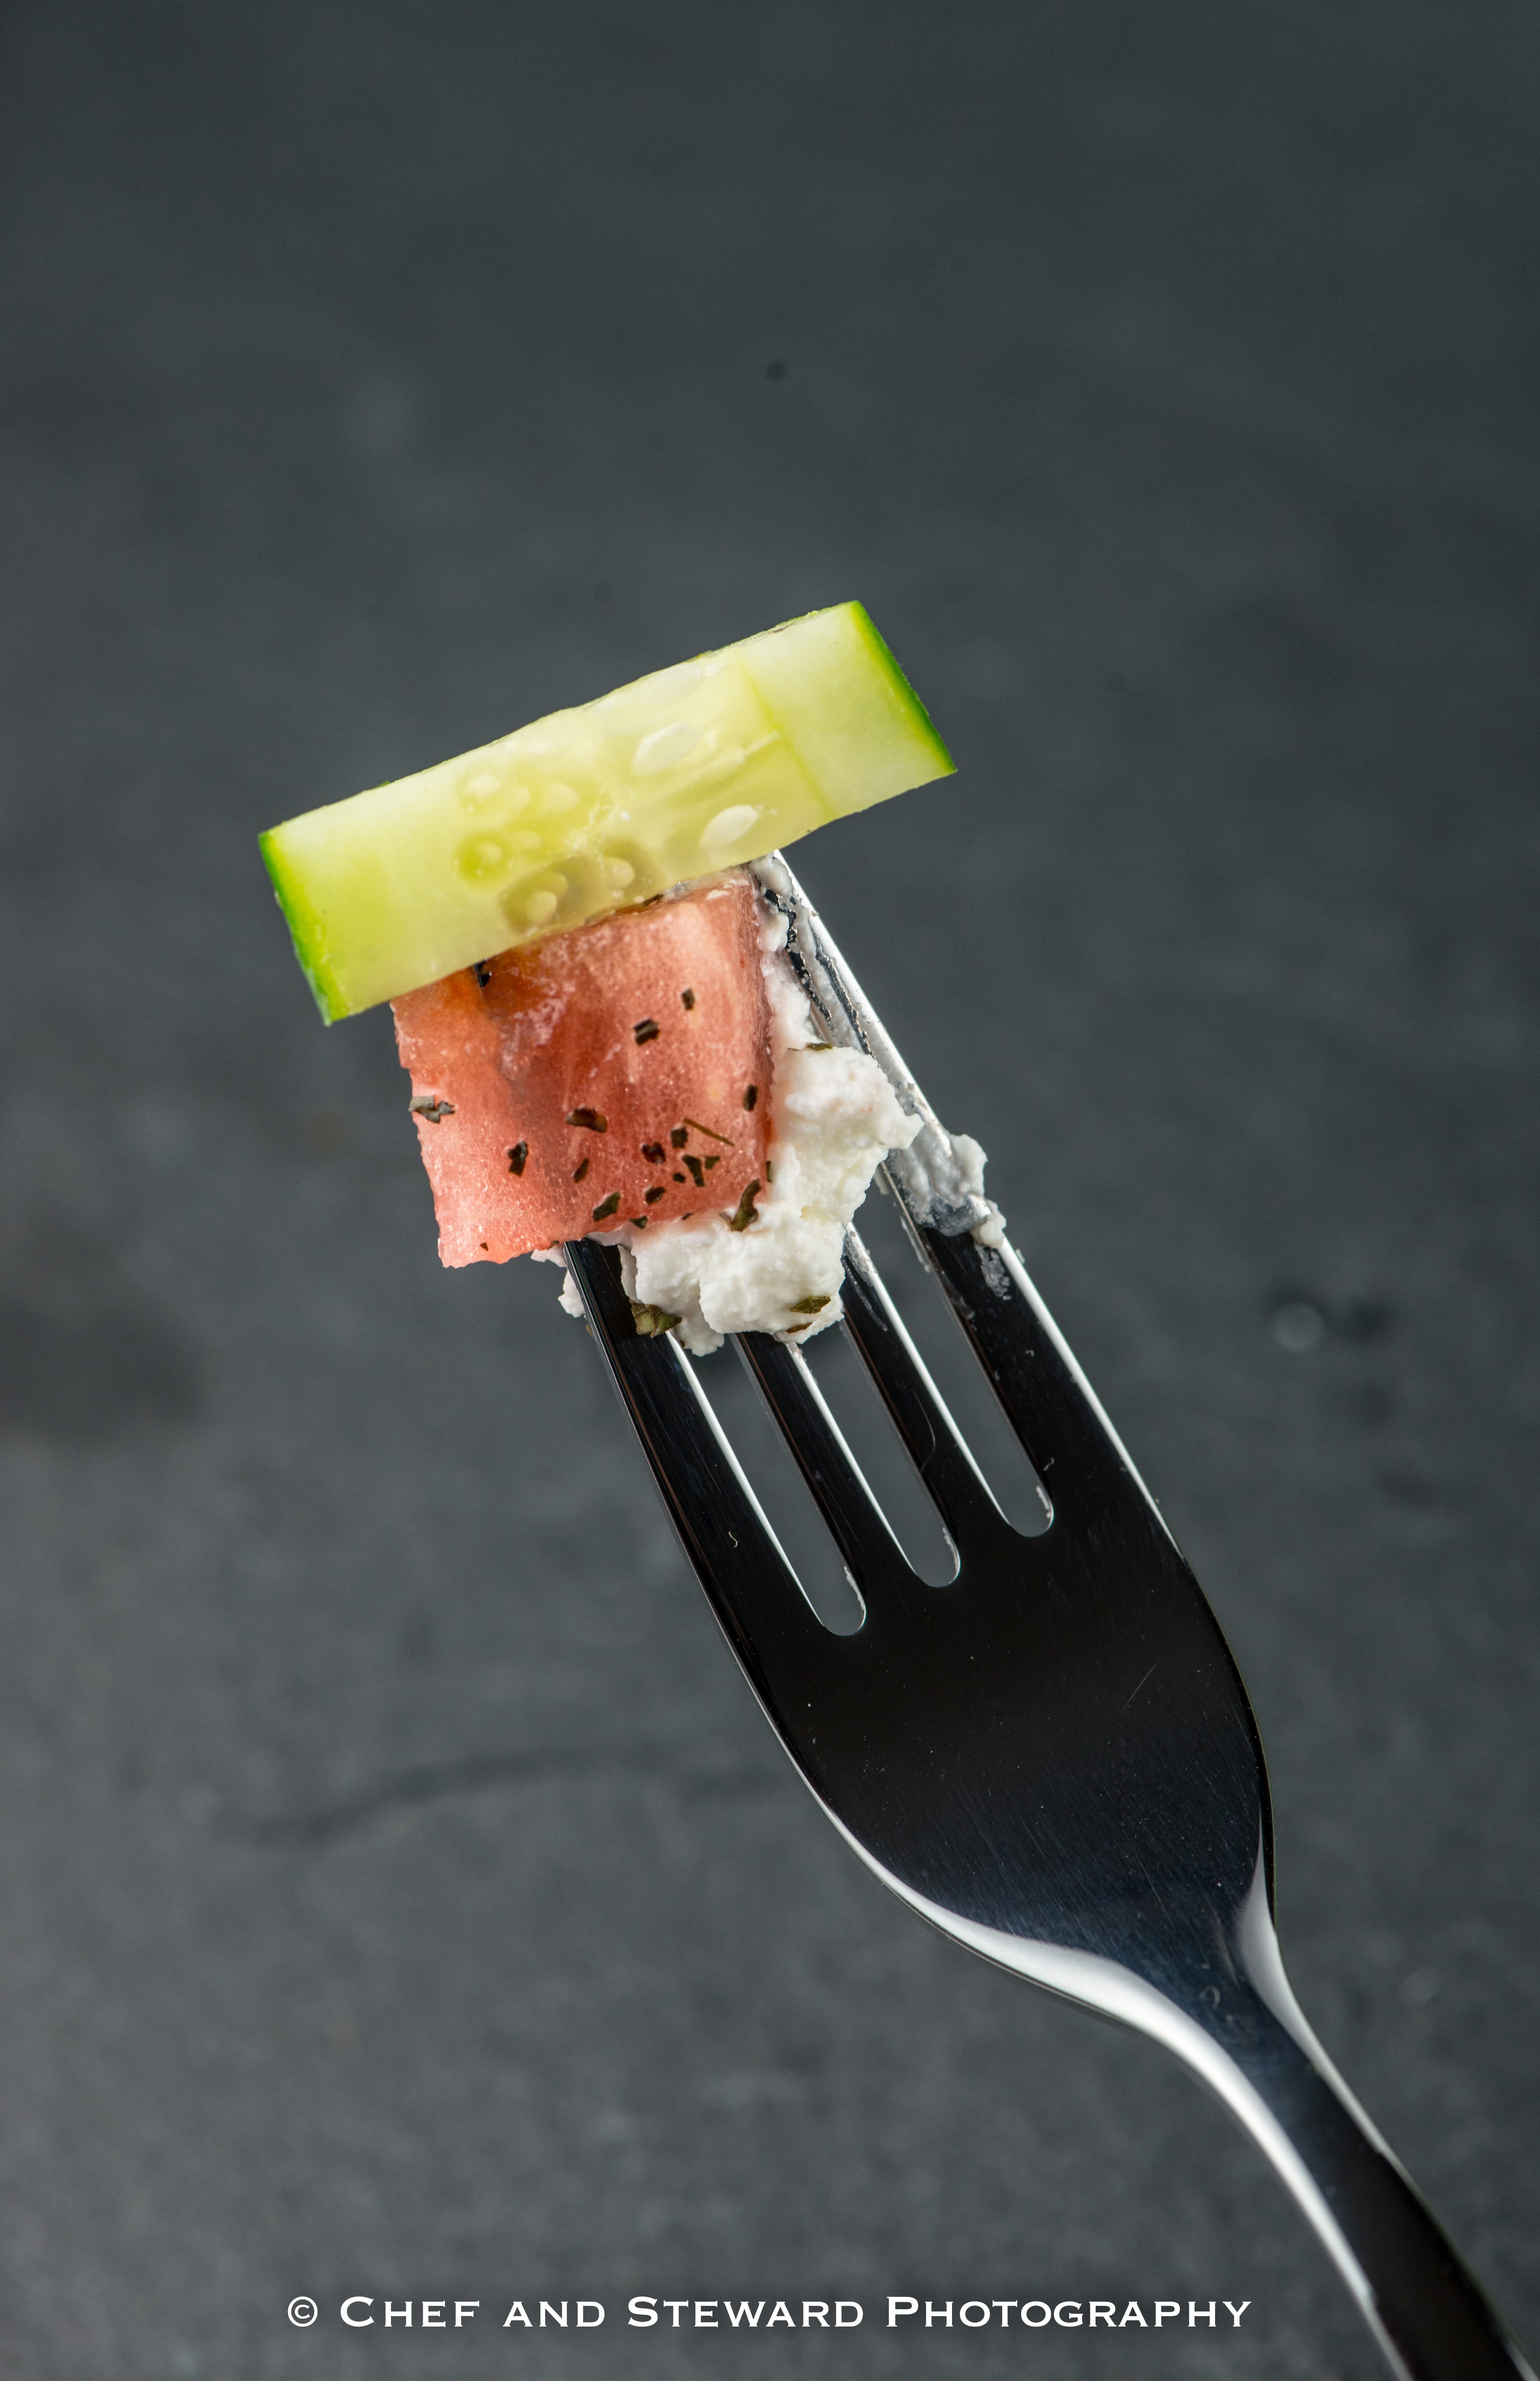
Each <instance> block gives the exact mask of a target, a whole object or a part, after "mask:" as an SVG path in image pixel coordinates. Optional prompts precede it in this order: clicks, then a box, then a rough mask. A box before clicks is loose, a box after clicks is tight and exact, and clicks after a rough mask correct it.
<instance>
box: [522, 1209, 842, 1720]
mask: <svg viewBox="0 0 1540 2381" xmlns="http://www.w3.org/2000/svg"><path fill="white" fill-rule="evenodd" d="M566 1261H567V1264H568V1266H569V1267H570V1269H571V1272H572V1276H573V1279H574V1280H575V1281H576V1284H577V1288H578V1291H579V1294H580V1295H581V1297H582V1300H583V1304H584V1306H585V1308H586V1309H587V1312H588V1321H589V1324H590V1325H591V1326H592V1329H593V1335H594V1337H595V1338H596V1339H597V1340H598V1342H599V1345H600V1349H602V1350H603V1353H604V1357H605V1360H606V1361H607V1363H608V1365H609V1368H610V1374H611V1377H612V1380H613V1382H614V1385H615V1387H616V1389H617V1390H618V1391H619V1394H620V1399H621V1403H622V1404H623V1405H624V1408H625V1410H626V1412H627V1413H628V1414H629V1416H630V1418H631V1421H632V1422H633V1424H634V1426H635V1428H636V1432H637V1437H638V1438H639V1439H640V1440H641V1443H642V1448H643V1451H644V1453H645V1454H646V1456H647V1459H648V1462H649V1465H650V1466H651V1470H652V1476H653V1478H654V1479H655V1480H656V1481H657V1483H658V1485H659V1488H660V1489H661V1492H662V1496H663V1502H664V1503H665V1505H666V1506H667V1507H668V1509H669V1514H670V1518H671V1519H672V1520H673V1525H674V1527H675V1529H676V1530H677V1531H678V1532H679V1535H680V1537H681V1538H682V1539H683V1541H684V1545H685V1553H686V1554H687V1555H688V1557H689V1558H690V1562H691V1564H692V1566H693V1568H694V1569H695V1572H696V1575H697V1578H698V1579H699V1581H700V1583H701V1585H702V1586H703V1587H704V1588H705V1590H706V1593H707V1594H708V1595H709V1598H710V1600H711V1604H712V1606H713V1608H714V1610H715V1612H716V1616H717V1618H718V1620H719V1621H720V1622H721V1627H722V1629H723V1630H724V1632H725V1634H726V1636H727V1640H728V1642H729V1643H730V1644H731V1646H732V1648H733V1651H734V1654H736V1655H737V1657H738V1660H739V1662H740V1663H741V1664H742V1666H743V1668H744V1670H745V1672H746V1675H747V1677H748V1680H749V1683H750V1685H751V1686H752V1687H753V1688H754V1690H755V1691H756V1693H757V1694H758V1696H759V1698H760V1701H761V1702H762V1703H765V1704H766V1706H767V1708H768V1709H770V1711H772V1712H773V1711H774V1709H775V1708H776V1704H777V1700H778V1695H777V1683H778V1680H779V1678H781V1677H783V1676H784V1675H785V1674H786V1671H787V1669H788V1667H790V1666H793V1665H797V1664H805V1663H806V1661H808V1660H809V1659H812V1658H814V1656H815V1654H816V1651H817V1649H818V1648H819V1647H820V1646H821V1645H822V1644H823V1642H825V1641H829V1642H833V1641H831V1640H829V1632H828V1630H826V1629H825V1628H824V1625H823V1623H822V1621H821V1620H820V1619H819V1617H818V1615H817V1613H816V1612H815V1611H814V1610H813V1607H812V1606H811V1605H810V1604H809V1603H808V1601H807V1598H806V1594H805V1593H804V1592H803V1587H802V1582H801V1581H800V1580H799V1579H798V1578H797V1575H796V1573H795V1571H794V1569H792V1567H791V1564H790V1563H789V1562H788V1561H787V1559H786V1557H785V1555H784V1553H783V1552H782V1547H781V1544H780V1541H779V1540H778V1539H777V1537H776V1535H775V1532H774V1531H773V1530H772V1529H771V1528H770V1523H769V1521H768V1520H766V1518H765V1515H764V1513H763V1511H762V1510H761V1508H760V1506H759V1501H758V1497H757V1496H755V1494H754V1491H753V1489H752V1488H751V1487H750V1486H749V1484H748V1482H747V1481H746V1478H745V1477H744V1473H743V1471H742V1469H741V1467H740V1465H739V1463H738V1459H737V1457H736V1456H735V1455H734V1452H733V1449H732V1447H730V1445H729V1444H728V1442H727V1439H726V1438H725V1437H724V1436H723V1435H722V1432H721V1427H720V1425H719V1423H718V1422H717V1418H716V1416H715V1414H714V1413H713V1412H712V1411H711V1408H710V1405H709V1401H708V1399H707V1398H706V1396H705V1394H704V1393H703V1391H702V1389H701V1387H700V1385H699V1383H698V1381H697V1379H696V1376H695V1373H694V1369H693V1367H692V1365H691V1362H690V1360H689V1358H688V1357H687V1356H686V1355H685V1353H684V1350H683V1349H680V1348H677V1347H675V1345H674V1343H673V1339H672V1338H665V1339H643V1338H642V1337H639V1336H638V1334H637V1329H636V1326H635V1324H634V1323H633V1320H632V1316H631V1305H630V1300H628V1299H627V1297H626V1295H625V1291H624V1286H623V1284H622V1281H621V1271H620V1252H619V1251H618V1250H616V1249H612V1248H605V1247H603V1246H602V1245H601V1244H600V1242H599V1241H597V1240H591V1239H588V1240H572V1241H569V1242H568V1244H567V1248H566ZM772 1681H773V1682H777V1683H772Z"/></svg>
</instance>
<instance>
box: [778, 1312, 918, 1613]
mask: <svg viewBox="0 0 1540 2381" xmlns="http://www.w3.org/2000/svg"><path fill="white" fill-rule="evenodd" d="M735 1345H736V1347H737V1350H738V1353H739V1355H740V1356H741V1357H742V1359H743V1361H744V1364H745V1366H746V1369H747V1371H748V1373H749V1374H750V1375H751V1376H752V1378H753V1380H754V1382H755V1384H756V1386H758V1391H759V1394H760V1396H761V1397H762V1398H764V1400H765V1403H766V1405H767V1406H768V1407H769V1408H770V1413H771V1415H772V1416H773V1418H774V1421H775V1423H776V1426H777V1428H778V1429H779V1430H780V1432H781V1435H782V1438H783V1439H784V1440H785V1442H786V1446H787V1447H788V1449H789V1451H790V1453H791V1456H792V1459H793V1460H794V1463H795V1464H796V1467H797V1470H798V1471H800V1472H801V1474H802V1476H803V1478H804V1480H805V1481H806V1483H807V1486H808V1489H809V1491H810V1493H811V1495H812V1497H813V1500H814V1502H815V1504H816V1505H817V1506H818V1508H819V1512H820V1513H821V1514H822V1515H823V1518H824V1521H825V1524H826V1525H827V1527H828V1530H829V1533H830V1536H831V1538H832V1539H833V1541H834V1544H835V1545H836V1546H837V1547H838V1548H839V1552H840V1559H841V1561H842V1562H843V1564H844V1566H845V1569H846V1570H847V1571H848V1572H849V1573H850V1576H851V1578H852V1580H853V1581H854V1582H855V1590H856V1593H857V1594H858V1595H859V1596H860V1597H861V1599H862V1602H863V1603H865V1601H866V1599H867V1594H868V1593H870V1592H871V1591H872V1590H873V1589H874V1588H876V1587H878V1586H879V1585H891V1584H893V1583H895V1582H896V1581H899V1580H900V1579H904V1580H908V1581H911V1582H912V1581H913V1580H914V1576H915V1574H914V1572H913V1570H912V1569H911V1568H910V1565H909V1562H908V1559H907V1557H905V1555H904V1552H903V1547H902V1546H901V1545H899V1543H898V1540H897V1539H896V1538H895V1537H894V1535H893V1533H892V1531H891V1528H890V1527H889V1524H888V1520H887V1517H886V1516H885V1514H884V1513H883V1511H882V1509H881V1508H880V1506H879V1504H878V1502H877V1499H876V1497H875V1496H873V1495H872V1493H871V1490H870V1488H869V1487H868V1486H867V1480H866V1475H865V1473H864V1472H863V1471H862V1470H861V1467H860V1465H859V1464H858V1463H857V1462H856V1460H855V1456H854V1455H853V1454H852V1453H851V1451H850V1448H849V1447H848V1446H847V1445H846V1443H845V1438H844V1434H843V1431H842V1430H841V1428H840V1425H839V1423H838V1422H836V1421H835V1419H834V1417H833V1415H832V1414H831V1412H830V1410H829V1406H828V1404H827V1402H826V1400H825V1398H824V1395H823V1392H822V1390H821V1389H820V1388H819V1385H818V1383H817V1382H816V1381H815V1380H814V1378H813V1375H812V1374H811V1373H810V1372H809V1371H808V1369H807V1362H806V1358H805V1357H804V1356H803V1354H802V1351H801V1349H797V1348H788V1347H786V1346H784V1345H783V1344H782V1341H780V1340H778V1339H772V1338H771V1337H770V1336H769V1335H768V1333H766V1332H763V1331H751V1332H746V1333H745V1334H744V1335H743V1336H742V1337H740V1338H739V1339H737V1340H736V1342H735Z"/></svg>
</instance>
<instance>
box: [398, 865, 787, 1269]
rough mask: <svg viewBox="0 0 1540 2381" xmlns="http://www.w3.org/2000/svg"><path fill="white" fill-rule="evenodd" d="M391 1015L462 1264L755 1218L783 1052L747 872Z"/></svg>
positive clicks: (498, 962) (408, 1000)
mask: <svg viewBox="0 0 1540 2381" xmlns="http://www.w3.org/2000/svg"><path fill="white" fill-rule="evenodd" d="M393 1007H394V1012H395V1036H396V1043H397V1045H398V1047H399V1049H400V1053H401V1063H402V1065H403V1066H404V1067H406V1068H407V1069H408V1070H409V1072H410V1074H411V1079H412V1093H413V1106H414V1108H415V1109H416V1110H417V1125H418V1138H419V1140H420V1142H421V1144H422V1155H423V1162H424V1164H425V1165H426V1166H427V1168H428V1175H429V1179H430V1182H431V1183H432V1186H433V1205H434V1208H435V1210H436V1211H437V1215H438V1219H439V1254H440V1256H441V1257H442V1259H443V1263H444V1264H446V1265H463V1264H481V1263H482V1262H486V1263H489V1264H503V1262H504V1260H505V1259H507V1258H508V1257H516V1256H523V1255H525V1254H527V1252H528V1251H529V1250H531V1249H545V1248H551V1247H552V1246H553V1245H554V1244H555V1243H556V1242H558V1241H560V1240H576V1239H582V1238H583V1237H584V1235H585V1234H587V1233H588V1232H594V1231H608V1230H612V1229H613V1227H615V1226H616V1225H617V1224H623V1223H632V1224H637V1225H639V1226H642V1227H646V1226H649V1225H657V1224H660V1223H662V1222H663V1221H664V1220H665V1219H668V1218H673V1217H676V1216H683V1215H702V1214H721V1215H729V1216H732V1215H737V1214H744V1213H751V1212H752V1207H753V1199H754V1195H757V1191H758V1186H760V1185H762V1184H763V1183H764V1181H765V1143H766V1137H767V1130H768V1125H769V1106H770V1101H769V1089H770V1013H769V1008H768V1006H767V1002H766V996H765V983H764V977H763V974H762V972H761V970H760V964H759V919H758V896H757V894H756V892H755V889H754V886H753V885H752V883H751V882H750V881H749V879H748V878H747V877H746V876H731V877H726V878H722V879H718V880H715V881H713V882H711V883H709V884H707V885H697V886H696V887H695V888H693V889H692V890H691V891H689V892H687V893H682V894H677V895H674V896H673V897H671V898H669V899H666V900H662V901H656V902H653V903H652V904H650V905H649V907H648V908H646V909H641V910H626V911H624V912H623V913H622V914H621V915H620V916H618V917H613V918H605V919H602V920H600V921H599V922H596V923H594V924H592V925H588V926H576V927H574V928H572V929H571V930H570V931H569V932H567V933H564V934H552V935H551V936H549V937H548V938H547V939H546V940H545V941H544V942H538V943H527V944H525V945H523V946H521V947H520V948H519V949H517V950H515V951H504V952H503V954H502V955H501V956H500V957H499V958H496V959H487V960H484V961H483V962H482V963H481V965H480V966H479V967H474V968H466V969H463V970H461V971H459V972H458V973H457V974H455V975H450V976H445V977H444V979H443V982H442V983H430V984H428V985H425V986H424V988H423V989H422V990H421V991H420V992H411V993H408V994H406V996H405V998H404V999H401V1000H397V1001H395V1002H394V1003H393ZM751 1186H753V1190H752V1191H751Z"/></svg>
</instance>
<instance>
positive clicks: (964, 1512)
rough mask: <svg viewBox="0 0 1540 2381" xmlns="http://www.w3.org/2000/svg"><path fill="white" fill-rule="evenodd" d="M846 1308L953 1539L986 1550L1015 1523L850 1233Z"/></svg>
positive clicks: (848, 1324) (964, 1547)
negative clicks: (993, 1489) (974, 1455)
mask: <svg viewBox="0 0 1540 2381" xmlns="http://www.w3.org/2000/svg"><path fill="white" fill-rule="evenodd" d="M844 1310H845V1328H846V1330H847V1331H848V1332H849V1334H850V1337H851V1338H852V1339H853V1340H854V1342H855V1348H856V1349H857V1351H858V1353H859V1355H860V1357H861V1361H862V1362H863V1363H864V1364H865V1365H866V1367H867V1372H868V1373H869V1374H871V1377H872V1381H873V1384H874V1386H876V1389H877V1391H878V1394H879V1397H880V1398H881V1399H882V1402H883V1404H884V1405H885V1406H886V1407H887V1409H888V1412H889V1415H890V1416H891V1420H892V1423H893V1427H894V1429H895V1430H896V1431H897V1432H898V1435H899V1436H900V1438H901V1439H902V1440H903V1445H904V1447H905V1449H906V1451H907V1453H908V1456H909V1459H910V1461H911V1462H912V1463H913V1464H914V1467H915V1469H916V1471H917V1472H918V1473H919V1475H920V1478H921V1480H922V1482H923V1483H924V1484H925V1486H926V1488H927V1490H928V1493H929V1495H930V1496H931V1498H932V1500H933V1501H934V1503H935V1506H936V1508H937V1510H938V1511H939V1512H940V1516H941V1520H942V1522H943V1524H944V1526H945V1528H946V1531H947V1534H948V1536H949V1537H951V1538H952V1540H953V1541H954V1542H955V1544H956V1545H958V1547H959V1548H960V1550H961V1551H962V1553H963V1555H964V1557H967V1555H969V1554H970V1553H972V1552H974V1551H976V1550H977V1551H980V1552H981V1551H983V1548H984V1546H985V1545H988V1544H989V1543H990V1542H991V1541H992V1540H994V1539H995V1538H996V1537H998V1534H999V1532H1000V1530H1001V1529H1009V1528H1010V1523H1009V1522H1008V1521H1007V1520H1006V1519H1005V1516H1004V1514H1003V1513H1002V1512H1001V1511H1000V1506H999V1505H998V1503H997V1502H996V1500H995V1497H994V1495H993V1492H992V1491H991V1489H990V1487H989V1484H988V1481H986V1479H985V1478H984V1475H983V1473H982V1472H981V1471H979V1469H978V1466H977V1464H976V1462H975V1461H974V1459H973V1455H972V1453H971V1451H970V1449H969V1447H968V1444H967V1441H966V1440H965V1439H964V1436H963V1434H962V1432H961V1431H960V1430H959V1429H958V1427H957V1424H956V1423H955V1422H953V1420H952V1415H951V1413H950V1411H949V1410H948V1408H947V1404H946V1401H945V1399H944V1398H942V1396H941V1393H940V1390H939V1389H938V1388H937V1386H936V1384H935V1382H934V1381H933V1380H932V1379H931V1377H930V1374H929V1372H928V1370H927V1367H926V1364H925V1360H924V1358H923V1357H922V1356H921V1355H920V1352H919V1350H918V1349H917V1348H916V1346H915V1343H914V1341H913V1340H912V1339H911V1338H910V1337H909V1334H908V1332H907V1331H906V1330H905V1329H904V1327H903V1323H902V1322H901V1321H900V1320H899V1316H898V1312H897V1309H896V1308H895V1307H894V1305H893V1302H892V1300H891V1298H890V1297H889V1295H888V1291H887V1287H886V1285H885V1283H884V1282H883V1279H882V1276H881V1275H880V1274H879V1272H878V1270H877V1267H876V1265H875V1264H873V1262H872V1258H871V1255H870V1252H868V1250H867V1246H866V1243H865V1242H864V1241H863V1240H862V1239H861V1237H860V1235H859V1233H858V1232H855V1231H850V1232H847V1233H846V1235H845V1296H844ZM1049 1517H1050V1519H1051V1508H1049Z"/></svg>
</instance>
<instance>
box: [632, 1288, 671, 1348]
mask: <svg viewBox="0 0 1540 2381" xmlns="http://www.w3.org/2000/svg"><path fill="white" fill-rule="evenodd" d="M679 1319H680V1318H679V1316H678V1315H677V1314H671V1313H669V1312H668V1309H667V1308H666V1307H662V1306H644V1305H643V1304H642V1302H641V1300H639V1299H636V1298H634V1299H633V1300H631V1320H632V1322H633V1323H634V1324H635V1325H636V1326H637V1338H638V1339H661V1337H663V1334H664V1333H665V1332H666V1331H672V1330H673V1327H674V1325H676V1324H677V1323H678V1321H679Z"/></svg>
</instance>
